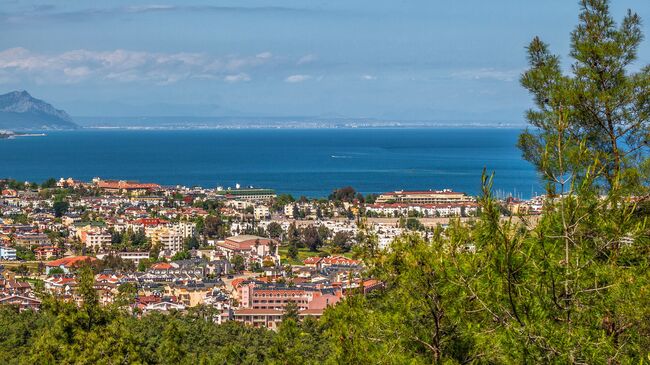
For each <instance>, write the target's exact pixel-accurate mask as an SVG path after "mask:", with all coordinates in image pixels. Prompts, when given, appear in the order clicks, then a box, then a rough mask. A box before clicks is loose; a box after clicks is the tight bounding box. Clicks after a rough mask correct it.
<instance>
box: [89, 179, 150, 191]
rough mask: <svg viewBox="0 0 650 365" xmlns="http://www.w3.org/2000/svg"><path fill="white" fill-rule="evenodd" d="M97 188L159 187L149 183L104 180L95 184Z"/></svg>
mask: <svg viewBox="0 0 650 365" xmlns="http://www.w3.org/2000/svg"><path fill="white" fill-rule="evenodd" d="M97 187H99V188H102V189H125V190H129V189H159V188H160V185H158V184H150V183H145V184H143V183H137V182H128V181H115V180H106V181H100V182H98V183H97Z"/></svg>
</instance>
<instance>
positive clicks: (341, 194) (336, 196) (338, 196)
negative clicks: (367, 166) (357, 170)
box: [328, 186, 357, 203]
mask: <svg viewBox="0 0 650 365" xmlns="http://www.w3.org/2000/svg"><path fill="white" fill-rule="evenodd" d="M356 194H357V192H356V190H354V188H353V187H351V186H346V187H343V188H340V189H335V190H334V191H333V192H332V193H331V194H330V195H329V197H328V198H329V200H335V201H342V202H348V203H351V202H352V201H353V200H354V198H355V197H356Z"/></svg>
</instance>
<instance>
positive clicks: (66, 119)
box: [0, 91, 79, 130]
mask: <svg viewBox="0 0 650 365" xmlns="http://www.w3.org/2000/svg"><path fill="white" fill-rule="evenodd" d="M76 128H79V126H78V125H76V124H75V123H74V122H73V121H72V119H71V118H70V116H69V115H68V113H66V112H64V111H63V110H59V109H55V108H54V107H53V106H52V105H50V104H48V103H46V102H44V101H43V100H39V99H36V98H33V97H32V96H31V95H29V93H28V92H27V91H13V92H10V93H8V94H4V95H0V129H10V130H43V129H76Z"/></svg>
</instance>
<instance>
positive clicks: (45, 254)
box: [34, 246, 61, 261]
mask: <svg viewBox="0 0 650 365" xmlns="http://www.w3.org/2000/svg"><path fill="white" fill-rule="evenodd" d="M34 254H36V260H39V261H47V260H51V259H53V258H56V257H59V255H60V254H61V249H60V248H58V247H56V246H42V247H37V248H36V249H34Z"/></svg>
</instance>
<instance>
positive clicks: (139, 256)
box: [115, 252, 149, 265]
mask: <svg viewBox="0 0 650 365" xmlns="http://www.w3.org/2000/svg"><path fill="white" fill-rule="evenodd" d="M115 256H119V257H121V258H122V260H128V261H133V262H134V263H135V264H136V265H138V264H139V263H140V261H141V260H145V259H149V252H118V253H116V254H115Z"/></svg>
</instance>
